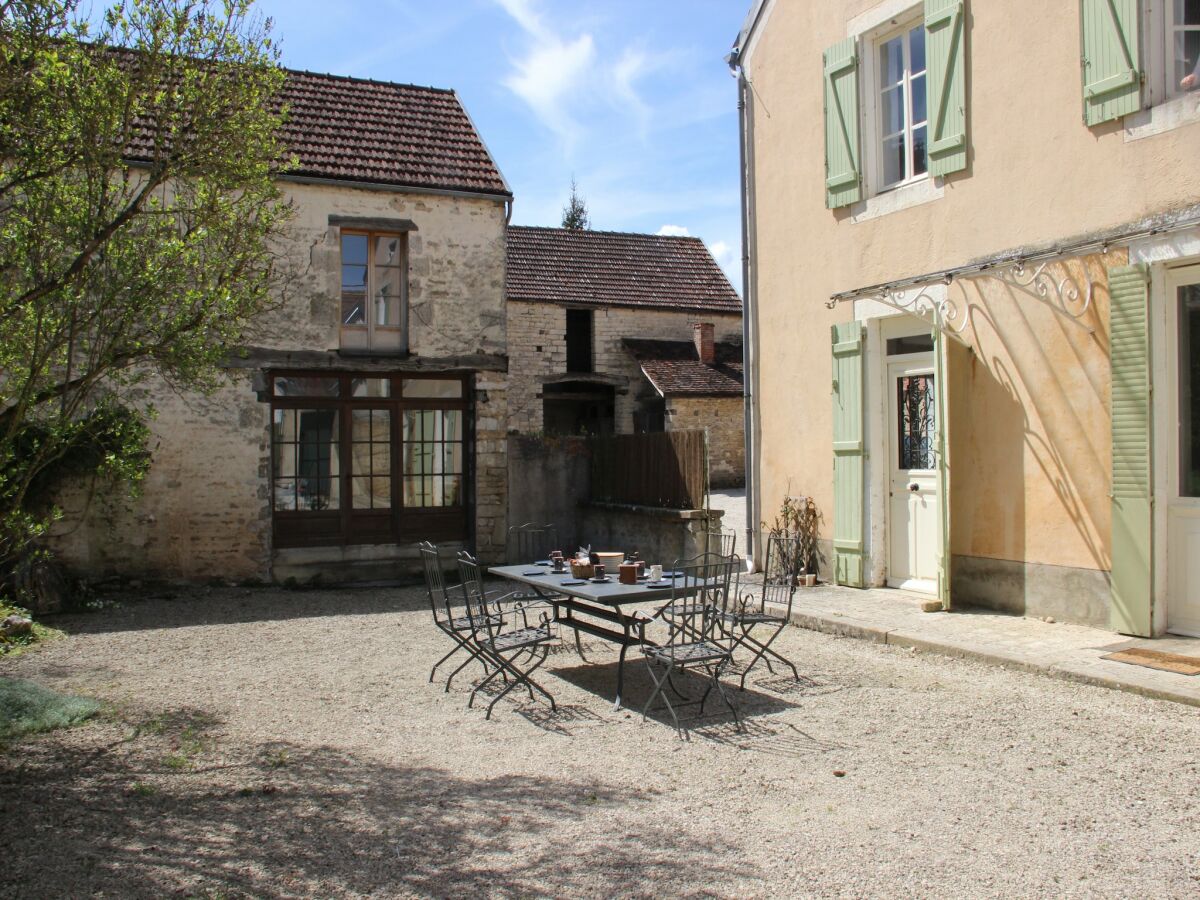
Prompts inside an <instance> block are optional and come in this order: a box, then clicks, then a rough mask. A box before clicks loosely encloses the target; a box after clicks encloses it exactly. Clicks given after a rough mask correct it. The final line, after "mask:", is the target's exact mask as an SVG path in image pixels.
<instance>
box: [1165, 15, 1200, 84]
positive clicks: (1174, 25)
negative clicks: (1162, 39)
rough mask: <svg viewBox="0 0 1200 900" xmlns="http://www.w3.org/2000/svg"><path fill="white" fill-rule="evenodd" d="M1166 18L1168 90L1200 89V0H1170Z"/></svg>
mask: <svg viewBox="0 0 1200 900" xmlns="http://www.w3.org/2000/svg"><path fill="white" fill-rule="evenodd" d="M1167 13H1168V18H1167V22H1166V39H1167V47H1166V51H1167V54H1166V58H1167V60H1168V71H1167V94H1168V96H1179V95H1180V94H1185V93H1187V92H1189V91H1195V90H1200V0H1170V9H1169V10H1167Z"/></svg>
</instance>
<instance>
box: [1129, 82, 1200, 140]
mask: <svg viewBox="0 0 1200 900" xmlns="http://www.w3.org/2000/svg"><path fill="white" fill-rule="evenodd" d="M1195 122H1200V91H1192V92H1191V93H1190V94H1184V95H1183V96H1182V97H1176V98H1175V99H1174V100H1168V101H1167V102H1166V103H1160V104H1158V106H1152V107H1150V108H1149V109H1143V110H1141V111H1140V112H1136V113H1131V114H1130V115H1128V116H1126V117H1125V142H1126V143H1129V142H1130V141H1140V140H1141V139H1142V138H1148V137H1151V136H1153V135H1156V134H1164V133H1165V132H1168V131H1174V130H1175V129H1176V128H1181V127H1183V126H1184V125H1191V124H1193V123H1195Z"/></svg>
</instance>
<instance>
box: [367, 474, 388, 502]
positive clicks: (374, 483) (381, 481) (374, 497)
mask: <svg viewBox="0 0 1200 900" xmlns="http://www.w3.org/2000/svg"><path fill="white" fill-rule="evenodd" d="M371 508H372V509H391V508H392V479H390V478H387V477H384V478H379V477H375V478H372V479H371Z"/></svg>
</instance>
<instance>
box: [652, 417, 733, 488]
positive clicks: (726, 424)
mask: <svg viewBox="0 0 1200 900" xmlns="http://www.w3.org/2000/svg"><path fill="white" fill-rule="evenodd" d="M744 422H745V415H744V408H743V405H742V398H741V397H670V398H668V399H667V430H668V431H695V430H698V429H703V430H705V431H707V432H708V471H709V482H710V483H711V485H712V486H713V487H741V486H743V485H744V484H745V483H746V440H745V434H746V432H745V428H744Z"/></svg>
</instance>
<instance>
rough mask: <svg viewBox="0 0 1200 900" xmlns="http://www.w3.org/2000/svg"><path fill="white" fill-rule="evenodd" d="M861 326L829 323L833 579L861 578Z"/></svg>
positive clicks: (851, 581)
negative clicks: (831, 405) (831, 372)
mask: <svg viewBox="0 0 1200 900" xmlns="http://www.w3.org/2000/svg"><path fill="white" fill-rule="evenodd" d="M863 449H864V448H863V328H862V323H861V322H843V323H842V324H840V325H834V326H833V557H834V566H833V569H834V580H835V581H836V582H837V583H838V584H848V585H851V586H853V587H862V586H863V584H864V582H863V506H864V503H863V460H864V454H863Z"/></svg>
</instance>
